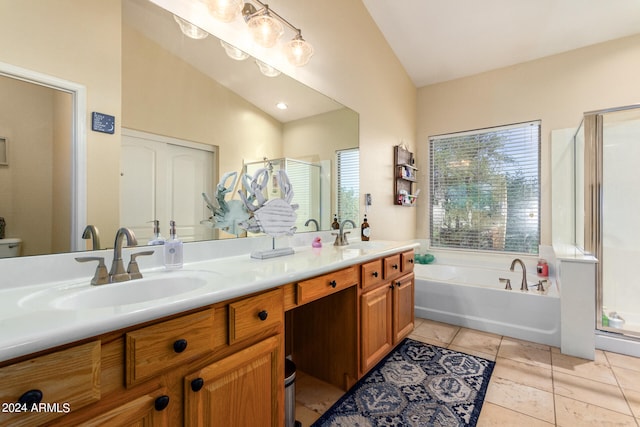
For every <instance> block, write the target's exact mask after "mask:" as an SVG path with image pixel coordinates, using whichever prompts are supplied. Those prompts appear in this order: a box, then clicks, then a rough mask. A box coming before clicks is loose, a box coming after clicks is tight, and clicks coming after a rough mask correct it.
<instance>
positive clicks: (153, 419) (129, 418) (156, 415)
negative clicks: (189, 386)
mask: <svg viewBox="0 0 640 427" xmlns="http://www.w3.org/2000/svg"><path fill="white" fill-rule="evenodd" d="M170 404H171V402H169V397H168V396H167V395H166V394H164V393H163V390H160V391H158V392H157V393H150V394H145V395H143V396H140V397H138V398H137V399H134V400H131V401H129V402H126V403H124V404H122V405H120V406H118V407H116V408H113V409H111V410H110V411H107V412H105V413H103V414H100V415H98V416H97V417H94V418H92V419H90V420H88V421H85V422H83V423H82V425H83V426H85V427H98V426H105V427H108V426H145V427H147V426H148V427H157V426H162V427H165V426H169V422H168V421H167V414H168V411H166V410H165V409H166V407H167V406H168V405H170Z"/></svg>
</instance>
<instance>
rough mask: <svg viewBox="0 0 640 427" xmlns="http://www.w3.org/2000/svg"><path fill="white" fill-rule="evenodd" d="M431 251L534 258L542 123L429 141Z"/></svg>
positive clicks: (536, 244) (537, 224) (443, 136)
mask: <svg viewBox="0 0 640 427" xmlns="http://www.w3.org/2000/svg"><path fill="white" fill-rule="evenodd" d="M429 145H430V147H429V155H430V184H429V187H430V196H431V203H430V214H431V215H430V230H431V245H432V246H433V247H442V248H460V249H474V250H487V251H499V252H523V253H538V245H539V243H540V215H539V212H540V121H534V122H527V123H520V124H515V125H508V126H500V127H494V128H487V129H481V130H476V131H469V132H460V133H454V134H448V135H440V136H434V137H430V138H429Z"/></svg>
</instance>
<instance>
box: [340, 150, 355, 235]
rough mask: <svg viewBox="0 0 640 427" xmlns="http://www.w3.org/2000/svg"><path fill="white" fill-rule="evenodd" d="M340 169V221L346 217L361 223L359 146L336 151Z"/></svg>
mask: <svg viewBox="0 0 640 427" xmlns="http://www.w3.org/2000/svg"><path fill="white" fill-rule="evenodd" d="M336 164H337V170H338V174H337V175H338V176H337V178H336V180H337V187H338V189H337V192H336V194H337V206H338V212H337V214H338V218H339V220H340V222H342V221H344V220H345V219H350V220H351V221H353V222H355V223H356V224H359V215H360V204H359V196H360V151H359V149H358V148H350V149H348V150H338V151H336Z"/></svg>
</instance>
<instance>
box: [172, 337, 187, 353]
mask: <svg viewBox="0 0 640 427" xmlns="http://www.w3.org/2000/svg"><path fill="white" fill-rule="evenodd" d="M186 349H187V340H185V339H179V340H176V342H174V343H173V351H175V352H176V353H182V352H183V351H185V350H186Z"/></svg>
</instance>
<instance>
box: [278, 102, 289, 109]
mask: <svg viewBox="0 0 640 427" xmlns="http://www.w3.org/2000/svg"><path fill="white" fill-rule="evenodd" d="M276 107H278V109H280V110H286V109H287V108H289V106H288V105H287V104H285V103H284V102H278V103H277V104H276Z"/></svg>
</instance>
